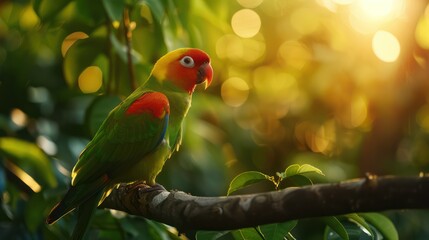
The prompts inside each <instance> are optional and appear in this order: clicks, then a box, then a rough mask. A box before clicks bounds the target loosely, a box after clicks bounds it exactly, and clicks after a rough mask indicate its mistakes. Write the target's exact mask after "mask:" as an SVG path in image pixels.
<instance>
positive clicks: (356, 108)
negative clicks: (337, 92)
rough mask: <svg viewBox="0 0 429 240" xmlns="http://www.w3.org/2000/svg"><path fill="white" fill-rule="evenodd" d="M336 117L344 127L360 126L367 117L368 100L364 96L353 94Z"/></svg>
mask: <svg viewBox="0 0 429 240" xmlns="http://www.w3.org/2000/svg"><path fill="white" fill-rule="evenodd" d="M336 117H337V118H338V121H339V122H340V123H341V124H342V125H343V126H344V127H346V128H356V127H359V126H361V125H362V124H363V123H364V122H365V120H366V119H367V117H368V100H367V99H366V98H365V97H364V96H354V97H353V98H352V99H351V102H350V103H349V104H346V105H345V107H344V109H343V110H342V111H341V113H339V114H338V115H337V116H336Z"/></svg>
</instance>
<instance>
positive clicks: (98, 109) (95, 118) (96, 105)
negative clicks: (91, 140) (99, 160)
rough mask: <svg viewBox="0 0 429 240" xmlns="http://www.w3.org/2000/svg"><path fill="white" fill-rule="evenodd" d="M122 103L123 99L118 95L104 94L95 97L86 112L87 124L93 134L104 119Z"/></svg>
mask: <svg viewBox="0 0 429 240" xmlns="http://www.w3.org/2000/svg"><path fill="white" fill-rule="evenodd" d="M119 103H121V99H120V98H119V97H118V96H116V95H102V96H99V97H97V98H95V99H94V101H93V102H92V103H91V105H90V106H89V108H88V110H87V112H86V124H87V127H88V129H89V132H90V134H91V135H92V136H94V135H95V133H96V132H97V131H98V128H100V126H101V124H102V123H103V121H104V119H106V117H107V115H108V114H109V113H110V111H112V109H113V108H114V107H116V106H117V105H118V104H119Z"/></svg>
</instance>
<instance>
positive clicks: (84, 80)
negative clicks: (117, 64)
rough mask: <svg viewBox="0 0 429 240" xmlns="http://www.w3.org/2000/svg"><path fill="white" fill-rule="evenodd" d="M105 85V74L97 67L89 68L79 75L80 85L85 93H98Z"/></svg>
mask: <svg viewBox="0 0 429 240" xmlns="http://www.w3.org/2000/svg"><path fill="white" fill-rule="evenodd" d="M102 83H103V73H102V72H101V69H100V68H99V67H97V66H90V67H87V68H86V69H85V70H83V71H82V73H81V74H80V75H79V79H78V85H79V89H80V90H81V91H82V92H83V93H94V92H97V91H98V90H99V89H100V88H101V85H102Z"/></svg>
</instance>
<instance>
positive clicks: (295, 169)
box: [282, 164, 300, 178]
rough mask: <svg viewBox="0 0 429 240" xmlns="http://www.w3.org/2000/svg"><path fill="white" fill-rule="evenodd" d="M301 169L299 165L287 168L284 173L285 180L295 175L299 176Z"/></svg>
mask: <svg viewBox="0 0 429 240" xmlns="http://www.w3.org/2000/svg"><path fill="white" fill-rule="evenodd" d="M299 167H300V165H299V164H292V165H290V166H289V167H287V168H286V170H285V171H284V174H283V175H282V176H284V177H283V178H287V177H291V176H293V175H296V174H298V170H299Z"/></svg>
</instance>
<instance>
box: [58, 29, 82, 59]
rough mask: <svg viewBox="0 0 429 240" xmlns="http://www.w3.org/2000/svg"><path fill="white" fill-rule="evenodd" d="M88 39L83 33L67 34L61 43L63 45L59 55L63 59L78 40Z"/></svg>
mask: <svg viewBox="0 0 429 240" xmlns="http://www.w3.org/2000/svg"><path fill="white" fill-rule="evenodd" d="M85 38H88V34H86V33H84V32H74V33H71V34H69V35H68V36H67V37H66V38H65V39H64V41H63V44H62V45H61V54H62V55H63V57H64V56H65V55H66V53H67V51H68V50H69V48H70V47H71V46H72V45H73V44H74V43H75V42H76V41H77V40H79V39H85Z"/></svg>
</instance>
